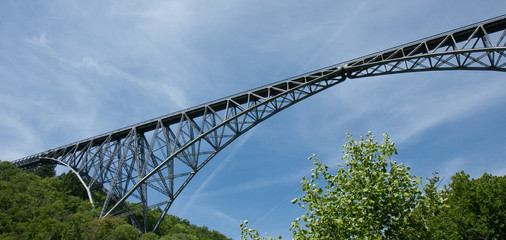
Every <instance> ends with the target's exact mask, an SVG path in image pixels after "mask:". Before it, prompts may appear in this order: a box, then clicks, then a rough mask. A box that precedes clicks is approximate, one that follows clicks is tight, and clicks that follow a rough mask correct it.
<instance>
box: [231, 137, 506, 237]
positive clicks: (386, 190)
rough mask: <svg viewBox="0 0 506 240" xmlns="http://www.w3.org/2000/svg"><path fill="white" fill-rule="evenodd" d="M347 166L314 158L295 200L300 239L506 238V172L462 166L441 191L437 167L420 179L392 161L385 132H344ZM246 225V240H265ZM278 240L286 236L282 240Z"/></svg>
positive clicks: (393, 151)
mask: <svg viewBox="0 0 506 240" xmlns="http://www.w3.org/2000/svg"><path fill="white" fill-rule="evenodd" d="M343 153H344V156H343V157H342V160H343V161H344V166H342V165H341V164H337V170H333V169H332V168H329V167H328V166H326V165H325V164H323V163H322V162H321V161H319V160H318V159H317V158H316V156H315V155H313V156H312V157H310V158H309V159H310V160H312V161H313V164H314V169H312V170H311V177H310V178H309V179H306V178H303V179H302V181H301V187H300V189H301V190H302V191H303V192H304V194H303V195H302V196H301V197H299V198H295V199H294V200H292V203H294V204H298V205H299V206H300V207H301V208H303V209H304V210H305V211H306V213H305V214H304V215H302V216H301V217H299V218H297V219H296V220H295V221H293V222H292V226H291V228H290V229H291V231H292V233H293V236H294V238H295V239H504V237H505V236H506V176H502V177H500V176H492V175H490V174H487V173H485V174H483V176H482V177H480V178H478V179H470V178H469V175H468V174H466V173H464V172H463V171H461V172H459V173H456V174H455V175H454V176H453V177H451V182H450V183H449V185H448V186H444V188H443V189H441V188H439V184H440V179H439V177H438V175H437V172H436V173H435V174H434V176H433V177H432V178H430V179H428V183H427V184H425V185H422V184H421V178H419V177H417V176H414V175H412V174H411V173H410V168H409V167H406V166H404V165H403V164H400V163H397V162H396V161H394V160H393V156H394V155H395V154H397V149H396V147H395V145H394V143H393V142H392V140H391V139H390V138H389V137H388V136H387V135H386V134H385V135H384V138H383V142H382V143H379V142H377V141H375V140H374V136H373V135H372V133H370V132H369V133H367V134H366V136H362V135H361V136H360V139H359V140H358V141H356V140H354V139H353V138H352V136H351V135H347V141H346V143H345V144H344V146H343ZM246 224H247V222H246V221H245V222H241V225H240V227H241V235H242V239H274V238H270V237H262V236H260V234H258V232H257V231H256V230H254V229H249V228H248V227H247V226H246ZM278 239H281V237H278Z"/></svg>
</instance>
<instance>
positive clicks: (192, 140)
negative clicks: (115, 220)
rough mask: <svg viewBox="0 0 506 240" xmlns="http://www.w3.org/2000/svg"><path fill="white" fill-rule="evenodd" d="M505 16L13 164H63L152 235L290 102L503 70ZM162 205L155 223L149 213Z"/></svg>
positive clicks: (107, 205)
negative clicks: (358, 86)
mask: <svg viewBox="0 0 506 240" xmlns="http://www.w3.org/2000/svg"><path fill="white" fill-rule="evenodd" d="M505 50H506V15H503V16H500V17H497V18H494V19H490V20H487V21H483V22H480V23H476V24H473V25H469V26H466V27H463V28H459V29H456V30H453V31H449V32H446V33H442V34H439V35H435V36H432V37H429V38H425V39H421V40H419V41H415V42H411V43H408V44H404V45H401V46H398V47H395V48H391V49H388V50H384V51H381V52H377V53H374V54H371V55H367V56H364V57H361V58H357V59H353V60H350V61H346V62H343V63H339V64H336V65H332V66H329V67H326V68H322V69H318V70H315V71H312V72H309V73H306V74H302V75H299V76H296V77H293V78H290V79H286V80H283V81H279V82H276V83H272V84H269V85H266V86H262V87H259V88H256V89H252V90H249V91H246V92H242V93H239V94H236V95H233V96H229V97H226V98H222V99H218V100H216V101H212V102H209V103H205V104H202V105H199V106H196V107H192V108H188V109H185V110H182V111H179V112H175V113H172V114H169V115H165V116H162V117H159V118H156V119H151V120H148V121H145V122H142V123H138V124H135V125H132V126H129V127H126V128H122V129H118V130H115V131H111V132H108V133H105V134H102V135H99V136H95V137H92V138H88V139H85V140H82V141H79V142H76V143H72V144H68V145H65V146H62V147H59V148H55V149H51V150H48V151H46V152H42V153H38V154H35V155H32V156H29V157H25V158H22V159H19V160H16V161H14V164H15V165H16V166H18V167H23V168H30V167H34V166H37V165H39V164H41V163H44V162H45V161H56V162H58V163H60V164H64V165H66V166H68V167H69V168H71V169H72V171H73V172H74V173H76V174H77V175H78V176H79V178H80V180H81V183H82V184H83V185H84V187H85V188H86V189H87V191H88V194H89V197H90V201H93V200H92V198H91V194H90V189H100V190H101V191H103V192H104V193H105V194H106V197H105V200H104V201H103V203H102V210H101V214H100V217H101V218H104V217H106V216H108V215H119V216H131V215H132V214H133V213H142V214H140V216H142V217H136V218H133V217H131V219H132V221H133V223H134V225H136V226H137V228H139V229H141V230H143V231H148V230H149V229H151V230H152V231H154V230H156V228H157V226H158V224H159V223H160V221H161V220H162V219H163V217H164V215H165V214H166V213H167V211H168V209H169V208H170V206H171V204H172V203H173V201H174V200H175V199H176V198H177V196H178V195H179V194H180V193H181V191H182V190H183V189H184V188H185V186H186V185H187V184H188V183H189V182H190V180H191V179H192V178H193V177H194V176H195V174H196V173H197V172H198V171H199V170H200V169H201V168H202V167H204V166H205V165H206V163H208V162H209V161H210V160H211V159H212V158H213V157H214V156H215V155H216V154H217V153H218V152H219V151H220V150H222V149H223V148H224V147H226V146H227V145H229V144H230V143H231V142H233V141H234V140H235V139H236V138H238V137H239V136H240V135H242V134H243V133H245V132H246V131H248V130H249V129H251V128H252V127H254V126H255V125H257V124H259V123H260V122H262V121H264V120H265V119H267V118H269V117H271V116H272V115H274V114H276V113H278V112H280V111H281V110H283V109H286V108H288V107H290V106H291V105H293V104H295V103H297V102H299V101H301V100H304V99H305V98H307V97H310V96H312V95H314V94H316V93H318V92H321V91H323V90H325V89H327V88H330V87H332V86H334V85H337V84H339V83H341V82H343V81H344V80H345V79H347V78H351V79H353V78H361V77H369V76H375V75H384V74H394V73H404V72H418V71H433V70H493V71H506V67H505V66H506V56H505ZM156 207H163V210H162V211H161V216H160V217H159V218H158V219H157V221H156V222H154V221H153V222H149V221H148V216H147V209H148V208H156Z"/></svg>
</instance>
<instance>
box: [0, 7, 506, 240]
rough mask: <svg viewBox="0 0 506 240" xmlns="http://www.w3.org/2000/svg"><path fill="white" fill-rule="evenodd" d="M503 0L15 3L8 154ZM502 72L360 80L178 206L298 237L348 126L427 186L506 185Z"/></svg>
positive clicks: (8, 48)
mask: <svg viewBox="0 0 506 240" xmlns="http://www.w3.org/2000/svg"><path fill="white" fill-rule="evenodd" d="M504 10H506V4H505V3H504V1H499V0H498V1H492V0H491V1H485V2H478V1H436V0H427V1H374V0H371V1H366V0H364V1H339V2H338V1H213V2H212V3H209V2H207V1H156V0H153V1H144V2H142V3H139V2H137V1H81V2H77V1H19V0H15V1H9V0H5V1H1V2H0V16H1V21H0V52H1V53H2V54H0V126H1V130H0V159H2V160H14V159H17V158H20V157H23V156H26V155H30V154H33V153H37V152H41V151H44V150H47V149H50V148H54V147H58V146H61V145H64V144H67V143H70V142H74V141H77V140H80V139H84V138H88V137H91V136H94V135H98V134H101V133H104V132H108V131H110V130H113V129H117V128H121V127H124V126H127V125H131V124H134V123H136V122H141V121H144V120H147V119H151V118H154V117H158V116H161V115H165V114H168V113H170V112H174V111H177V110H180V109H183V108H187V107H191V106H194V105H198V104H201V103H204V102H207V101H212V100H214V99H218V98H221V97H224V96H227V95H231V94H234V93H237V92H241V91H244V90H247V89H251V88H255V87H257V86H261V85H264V84H267V83H270V82H274V81H278V80H281V79H284V78H287V77H291V76H295V75H298V74H300V73H304V72H307V71H311V70H314V69H317V68H321V67H324V66H328V65H331V64H334V63H338V62H342V61H346V60H349V59H352V58H355V57H360V56H363V55H366V54H369V53H372V52H376V51H380V50H383V49H386V48H390V47H394V46H397V45H400V44H403V43H406V42H409V41H414V40H417V39H420V38H423V37H427V36H430V35H434V34H437V33H440V32H443V31H447V30H451V29H454V28H457V27H461V26H464V25H467V24H471V23H474V22H477V21H481V20H485V19H488V18H491V17H495V16H498V15H501V14H504V12H505V11H504ZM504 80H505V75H504V73H499V72H481V71H480V72H471V71H449V72H427V73H416V74H398V75H390V76H381V77H373V78H364V79H356V80H347V81H346V82H345V83H343V84H340V85H338V86H336V87H334V88H331V89H329V90H327V91H325V92H323V93H320V94H318V95H316V96H313V97H311V98H309V99H307V100H305V101H303V102H301V103H299V104H297V105H295V106H293V107H291V108H289V109H287V110H285V111H283V112H281V113H279V114H277V115H276V116H274V117H272V118H271V119H269V120H267V121H265V122H263V123H262V124H260V125H259V126H257V127H255V128H254V129H253V130H251V131H250V132H248V133H247V134H245V135H243V136H241V137H240V138H239V139H238V140H237V141H236V142H235V143H233V144H231V145H230V146H228V147H227V148H226V149H225V150H223V151H222V152H221V153H220V154H218V156H216V157H215V158H214V159H213V160H212V161H211V162H210V163H209V164H208V165H207V166H206V167H205V168H204V169H203V170H202V171H201V172H199V173H198V174H197V175H196V177H195V178H194V179H193V180H192V182H191V183H190V184H189V186H188V187H187V188H186V189H185V191H183V193H182V195H181V196H180V197H179V198H178V199H177V200H176V202H175V203H174V205H173V207H172V208H171V210H170V211H169V213H170V214H173V215H177V216H180V217H182V218H186V219H189V220H190V221H191V222H192V223H194V224H197V225H206V226H208V227H209V228H210V229H215V230H218V231H220V232H222V233H224V234H226V235H227V236H229V237H233V238H238V237H239V221H240V220H243V219H248V220H249V222H250V227H253V228H256V229H258V230H259V231H260V232H269V233H271V234H272V235H279V234H282V235H284V236H285V238H288V239H289V238H290V236H291V235H290V234H289V231H288V228H289V226H290V223H291V221H292V220H293V219H295V218H296V217H298V216H300V215H301V214H302V212H301V210H300V209H299V208H298V207H297V206H295V205H292V204H291V203H290V200H291V199H293V198H294V197H296V196H298V195H299V194H300V192H298V191H297V187H298V186H299V181H300V179H301V178H302V177H303V176H305V175H308V173H310V169H311V167H312V165H311V162H310V161H309V160H307V158H308V157H309V156H310V155H312V154H313V153H315V154H317V156H318V157H319V158H320V159H321V160H323V161H324V162H327V163H329V164H335V162H336V161H337V160H338V159H340V157H341V155H342V153H341V146H342V144H343V143H344V138H345V133H346V131H348V132H350V133H353V134H355V135H357V136H358V134H360V133H366V132H367V131H369V130H371V131H373V133H375V135H376V136H377V138H378V139H381V134H382V133H385V132H387V133H389V135H390V136H391V137H392V138H393V140H394V141H395V142H396V144H397V146H398V149H399V155H398V156H397V158H396V159H397V160H398V161H400V162H403V163H405V164H407V165H409V166H411V167H412V172H413V173H414V174H416V175H418V176H422V177H430V175H431V173H432V172H433V171H434V170H438V171H439V172H440V173H441V176H442V177H444V178H445V179H446V180H447V179H449V177H450V176H451V175H452V174H453V173H454V172H456V171H460V170H465V171H466V172H468V173H470V174H471V176H473V177H479V176H481V174H483V172H485V171H486V172H489V173H493V174H496V175H504V174H506V164H505V160H504V159H505V154H506V138H505V137H504V136H505V135H506V127H505V125H504V122H505V121H506V111H504V107H505V106H506V82H505V81H504Z"/></svg>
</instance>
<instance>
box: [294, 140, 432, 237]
mask: <svg viewBox="0 0 506 240" xmlns="http://www.w3.org/2000/svg"><path fill="white" fill-rule="evenodd" d="M347 138H348V140H347V142H346V143H345V144H344V146H343V148H344V150H343V152H344V156H343V158H342V160H344V161H345V165H346V166H345V167H344V166H341V165H340V164H338V169H337V171H336V173H335V174H332V173H331V172H330V171H329V167H328V166H326V165H324V164H323V163H322V162H320V161H319V160H318V159H317V158H316V157H315V156H314V155H313V156H312V157H310V159H312V160H313V164H314V166H315V168H314V169H312V173H311V179H309V180H307V179H306V178H303V180H302V182H301V184H302V186H301V187H300V188H301V189H302V190H303V191H304V193H305V194H304V195H303V196H302V197H300V198H296V199H294V200H293V201H292V203H298V205H299V206H300V207H302V208H303V209H305V210H306V211H307V212H306V214H304V215H302V216H301V217H300V218H297V220H296V221H294V222H293V223H292V227H291V228H290V229H291V230H292V232H293V234H294V237H295V238H297V239H345V238H356V239H380V238H386V239H392V238H398V237H400V234H401V232H402V230H403V229H404V228H406V227H407V226H408V225H409V221H408V218H409V216H410V213H411V209H413V208H415V207H416V206H417V205H418V204H419V203H420V202H421V201H422V197H423V195H422V191H421V190H420V188H419V184H420V182H421V180H420V178H418V177H416V176H413V175H411V174H410V172H409V170H410V169H409V167H405V166H404V165H403V164H399V163H397V162H395V161H394V160H393V159H392V156H393V155H394V154H397V149H396V147H395V146H394V143H393V142H392V141H391V139H390V138H389V137H388V136H387V135H386V134H385V135H384V141H383V143H382V144H380V143H378V142H377V141H375V140H374V136H373V135H372V133H371V132H368V133H367V135H366V136H365V137H364V136H360V140H359V141H355V140H354V139H353V138H352V136H351V135H350V134H348V135H347Z"/></svg>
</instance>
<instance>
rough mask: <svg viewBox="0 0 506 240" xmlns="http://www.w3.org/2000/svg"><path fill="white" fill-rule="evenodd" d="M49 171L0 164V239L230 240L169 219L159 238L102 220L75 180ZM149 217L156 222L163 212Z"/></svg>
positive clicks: (124, 223)
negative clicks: (54, 174) (24, 169)
mask: <svg viewBox="0 0 506 240" xmlns="http://www.w3.org/2000/svg"><path fill="white" fill-rule="evenodd" d="M42 169H44V170H42ZM48 169H49V170H50V169H54V168H40V167H39V168H38V170H35V171H23V170H22V169H19V168H16V167H14V166H13V165H12V163H10V162H0V239H2V240H3V239H13V240H14V239H16V240H18V239H85V240H86V239H89V240H92V239H93V240H94V239H144V240H150V239H199V240H200V239H217V240H218V239H228V238H226V237H225V236H224V235H223V234H221V233H218V232H216V231H209V230H207V228H206V227H197V226H195V225H191V224H190V223H189V222H188V221H187V220H181V219H180V218H178V217H174V216H170V215H167V216H166V217H165V219H164V220H163V221H162V223H161V225H160V228H159V230H158V231H157V233H156V234H155V233H145V234H142V235H141V233H140V232H139V231H138V230H137V229H135V228H134V227H133V226H132V225H130V224H128V223H127V220H126V219H124V218H115V217H108V218H105V219H100V220H99V219H98V216H99V212H100V209H93V208H92V206H91V204H90V203H89V202H88V197H87V195H86V192H85V191H84V190H83V187H82V185H81V183H80V182H79V180H78V179H77V177H76V176H75V175H74V174H72V173H67V174H63V175H61V176H58V177H51V176H49V174H48V173H50V172H51V171H48ZM94 195H95V196H94V197H95V198H96V200H97V201H100V198H101V197H102V198H103V196H101V195H100V194H99V193H96V192H95V193H94ZM149 214H150V218H155V217H157V216H159V215H160V214H161V211H159V210H153V211H149Z"/></svg>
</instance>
